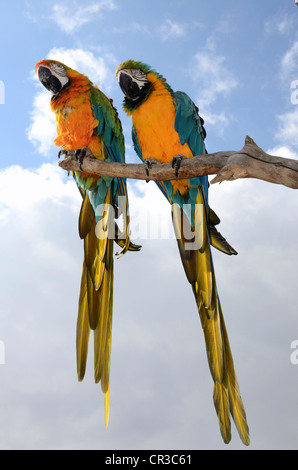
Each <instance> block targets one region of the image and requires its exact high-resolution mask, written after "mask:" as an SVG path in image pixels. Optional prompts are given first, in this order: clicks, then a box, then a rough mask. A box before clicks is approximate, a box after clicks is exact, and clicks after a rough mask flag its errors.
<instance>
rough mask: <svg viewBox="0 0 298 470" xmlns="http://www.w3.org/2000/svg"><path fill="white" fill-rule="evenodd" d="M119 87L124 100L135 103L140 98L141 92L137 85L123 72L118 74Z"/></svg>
mask: <svg viewBox="0 0 298 470" xmlns="http://www.w3.org/2000/svg"><path fill="white" fill-rule="evenodd" d="M119 85H120V88H121V90H122V91H123V93H124V94H125V96H126V98H128V99H129V100H131V101H136V100H137V99H138V98H139V97H140V95H141V90H140V88H139V87H138V84H137V83H136V82H134V81H133V79H132V78H131V77H130V75H127V74H126V73H125V72H120V77H119Z"/></svg>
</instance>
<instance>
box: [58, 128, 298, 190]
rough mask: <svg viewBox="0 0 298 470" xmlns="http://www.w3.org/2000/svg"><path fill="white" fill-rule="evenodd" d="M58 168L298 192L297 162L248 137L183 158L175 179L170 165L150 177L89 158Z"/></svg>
mask: <svg viewBox="0 0 298 470" xmlns="http://www.w3.org/2000/svg"><path fill="white" fill-rule="evenodd" d="M59 166H60V167H61V168H63V169H64V170H67V171H83V172H85V173H89V174H96V175H101V176H114V177H120V178H132V179H140V180H147V181H148V180H153V181H167V180H175V179H183V178H192V177H194V176H203V175H214V174H215V175H216V176H215V178H213V179H212V180H211V183H221V182H222V181H232V180H236V179H238V178H257V179H260V180H263V181H268V182H269V183H275V184H281V185H284V186H287V187H288V188H292V189H298V160H292V159H289V158H282V157H276V156H273V155H269V154H268V153H266V152H264V151H263V150H262V149H261V148H260V147H258V146H257V145H256V143H255V142H254V141H253V140H252V139H251V138H250V137H248V136H246V138H245V145H244V147H243V148H242V150H239V151H222V152H215V153H210V154H207V155H198V156H196V157H193V158H189V159H183V160H182V163H181V167H180V170H179V175H178V178H177V177H176V176H175V171H174V169H173V168H172V165H171V163H166V164H159V163H157V164H155V165H153V166H152V169H151V170H150V174H149V176H148V175H147V173H146V171H145V167H144V165H143V164H132V163H129V164H128V163H113V162H105V161H100V160H96V159H95V158H92V157H91V158H90V157H85V158H84V160H83V164H82V167H81V168H82V170H80V167H79V163H78V161H77V160H76V159H75V158H74V157H69V156H68V157H66V158H64V159H63V160H61V161H60V162H59Z"/></svg>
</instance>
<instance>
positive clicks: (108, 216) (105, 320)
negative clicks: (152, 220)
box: [35, 59, 141, 427]
mask: <svg viewBox="0 0 298 470" xmlns="http://www.w3.org/2000/svg"><path fill="white" fill-rule="evenodd" d="M35 72H36V74H37V76H38V78H39V80H40V82H41V83H42V85H43V86H44V87H45V88H46V89H47V90H49V91H50V92H51V93H52V97H51V100H50V107H51V110H52V111H53V113H54V114H55V120H56V127H57V137H56V138H55V140H54V143H55V145H56V146H58V147H61V150H60V152H59V156H60V155H61V154H64V155H68V156H71V157H73V158H76V159H77V160H78V161H79V164H80V168H81V170H82V171H81V172H79V171H75V172H72V175H73V178H74V180H75V182H76V184H77V187H78V189H79V191H80V193H81V196H82V205H81V209H80V214H79V221H78V229H79V236H80V238H81V239H82V240H83V242H84V259H83V268H82V276H81V285H80V294H79V302H78V317H77V329H76V357H77V375H78V380H79V381H82V380H83V378H84V375H85V370H86V363H87V355H88V346H89V337H90V333H91V330H93V335H94V379H95V383H99V382H100V383H101V389H102V392H103V393H104V402H105V405H104V410H105V426H106V427H107V426H108V421H109V396H110V362H111V340H112V316H113V276H114V263H113V252H114V241H115V242H116V243H117V244H118V245H119V247H120V248H121V250H120V251H119V252H118V253H116V254H117V255H118V256H119V257H120V256H122V255H123V254H124V253H126V252H127V251H128V250H129V251H139V250H140V248H141V247H140V246H138V245H135V244H133V243H132V242H131V241H130V235H129V210H128V209H129V207H128V195H127V187H126V180H125V179H122V178H113V177H104V176H99V175H94V174H88V173H86V172H84V171H83V169H82V163H83V159H84V157H85V156H86V155H88V156H90V157H92V158H96V159H98V160H106V161H111V162H124V159H125V147H124V136H123V131H122V125H121V122H120V119H119V117H118V113H117V111H116V109H115V108H114V106H113V102H112V100H110V99H109V98H108V97H107V96H106V95H105V94H104V93H103V92H102V91H101V90H100V89H99V87H97V86H96V85H93V83H92V82H91V81H90V80H89V78H88V77H87V76H85V75H83V74H81V73H79V72H77V71H76V70H73V69H72V68H70V67H68V66H66V65H64V64H62V63H61V62H58V61H56V60H48V59H46V60H41V61H39V62H37V64H36V67H35ZM121 214H122V215H123V228H122V230H121V229H120V227H119V226H118V224H117V222H116V220H115V219H117V218H118V217H120V215H121Z"/></svg>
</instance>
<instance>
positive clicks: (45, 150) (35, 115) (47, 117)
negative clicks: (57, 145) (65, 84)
mask: <svg viewBox="0 0 298 470" xmlns="http://www.w3.org/2000/svg"><path fill="white" fill-rule="evenodd" d="M50 99H51V95H50V93H49V92H48V91H41V92H38V93H37V94H36V96H35V98H34V99H33V109H32V111H31V113H30V115H31V125H30V126H29V128H28V129H27V137H28V139H29V140H30V142H32V144H33V145H34V146H35V147H36V148H37V150H38V152H39V153H40V154H41V155H45V156H47V155H49V153H50V151H51V150H52V148H53V147H54V144H53V140H54V139H55V137H56V135H57V132H56V124H55V117H54V114H53V113H52V111H51V108H50Z"/></svg>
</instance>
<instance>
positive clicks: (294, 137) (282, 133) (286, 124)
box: [276, 105, 298, 148]
mask: <svg viewBox="0 0 298 470" xmlns="http://www.w3.org/2000/svg"><path fill="white" fill-rule="evenodd" d="M277 119H278V121H279V129H278V132H277V135H276V138H277V139H278V140H279V141H280V142H281V143H282V144H283V145H286V146H289V147H291V146H292V147H293V146H294V147H297V148H298V106H297V105H296V106H295V107H294V109H293V111H289V112H288V113H284V114H281V115H279V116H277Z"/></svg>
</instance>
